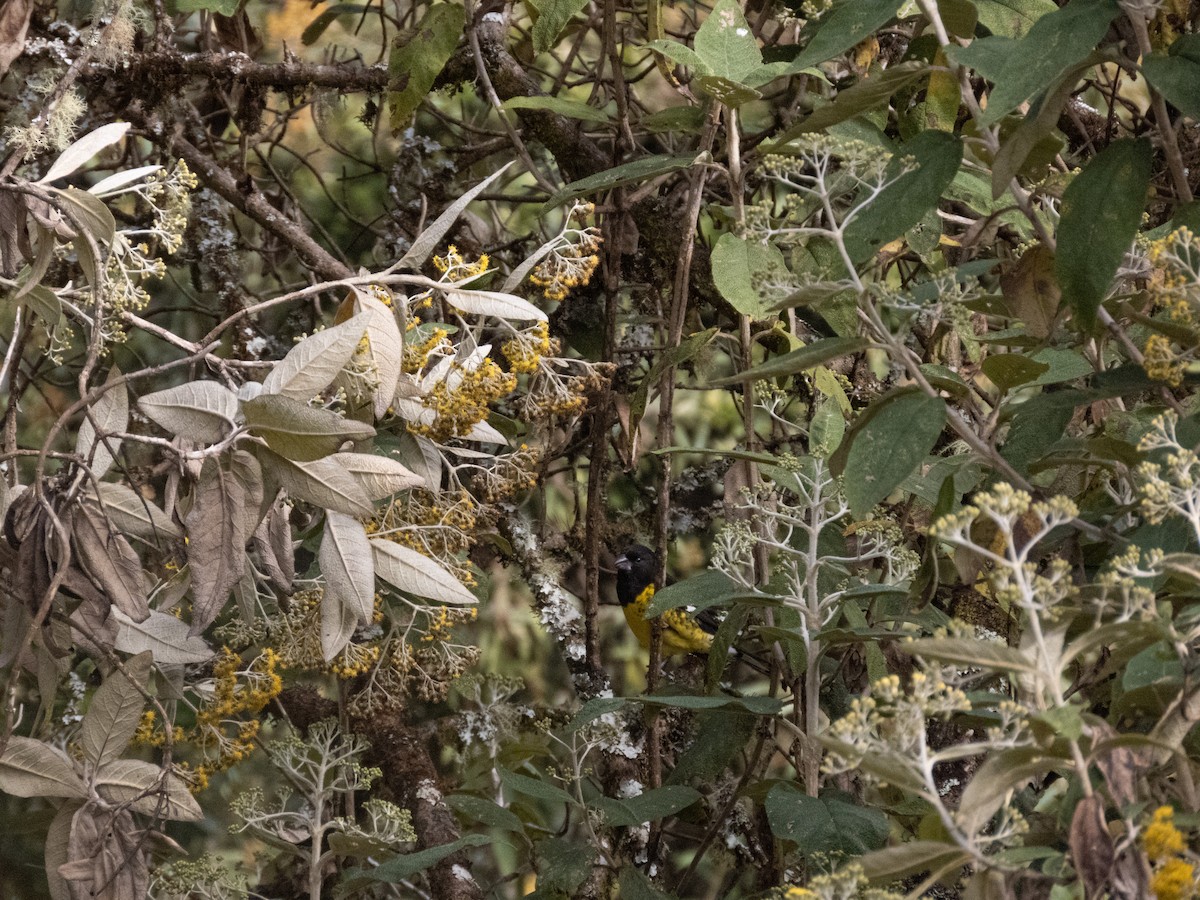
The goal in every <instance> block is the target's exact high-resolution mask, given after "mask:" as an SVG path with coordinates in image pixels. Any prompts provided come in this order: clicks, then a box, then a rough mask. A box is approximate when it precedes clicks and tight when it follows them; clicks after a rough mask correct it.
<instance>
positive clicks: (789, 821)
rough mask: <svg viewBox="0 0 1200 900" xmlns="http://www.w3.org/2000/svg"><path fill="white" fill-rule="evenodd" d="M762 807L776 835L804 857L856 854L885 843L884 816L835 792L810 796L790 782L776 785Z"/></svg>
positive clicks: (876, 810)
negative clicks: (792, 844) (797, 849)
mask: <svg viewBox="0 0 1200 900" xmlns="http://www.w3.org/2000/svg"><path fill="white" fill-rule="evenodd" d="M763 808H764V809H765V811H766V813H767V821H768V822H769V823H770V825H771V831H772V833H773V834H774V835H775V837H777V838H779V839H781V840H786V841H791V842H792V843H794V844H796V846H797V847H798V848H799V849H800V852H801V854H803V855H804V856H808V855H810V854H813V853H824V854H829V855H846V856H858V855H860V854H862V853H864V852H865V851H867V850H876V849H878V848H880V847H882V846H883V845H884V844H885V843H886V842H887V836H888V819H887V816H885V815H884V814H883V813H882V812H880V811H879V810H878V809H868V808H867V807H863V806H858V805H856V804H855V803H854V802H853V801H852V800H851V798H850V797H849V796H848V795H843V794H840V793H838V792H829V793H826V794H825V795H824V796H821V797H810V796H808V795H807V794H805V793H804V792H803V791H801V790H800V789H798V788H796V787H795V786H793V785H791V784H777V785H775V786H774V787H773V788H771V790H770V792H769V793H768V794H767V799H766V802H765V803H764V804H763Z"/></svg>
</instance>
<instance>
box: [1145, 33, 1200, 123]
mask: <svg viewBox="0 0 1200 900" xmlns="http://www.w3.org/2000/svg"><path fill="white" fill-rule="evenodd" d="M1142 74H1143V75H1145V76H1146V80H1147V81H1149V82H1150V85H1151V87H1153V88H1154V89H1155V90H1156V91H1158V92H1159V93H1160V94H1162V95H1163V97H1164V98H1165V99H1166V100H1167V102H1169V103H1170V104H1171V105H1172V106H1174V107H1175V108H1176V109H1178V110H1179V111H1180V112H1181V113H1183V114H1184V115H1185V116H1187V117H1188V118H1191V119H1200V34H1184V35H1180V36H1179V37H1178V38H1176V40H1175V43H1173V44H1172V45H1171V48H1170V51H1169V55H1167V56H1147V57H1146V58H1145V59H1143V60H1142Z"/></svg>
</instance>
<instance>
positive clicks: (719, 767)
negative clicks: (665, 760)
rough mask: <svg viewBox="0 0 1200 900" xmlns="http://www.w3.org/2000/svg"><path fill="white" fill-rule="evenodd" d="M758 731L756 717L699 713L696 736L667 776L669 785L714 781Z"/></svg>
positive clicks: (721, 711)
mask: <svg viewBox="0 0 1200 900" xmlns="http://www.w3.org/2000/svg"><path fill="white" fill-rule="evenodd" d="M757 728H758V719H757V718H756V717H755V716H752V715H749V714H747V713H744V712H739V711H737V710H733V709H714V710H706V711H701V712H698V713H696V736H695V737H694V738H693V739H692V743H691V746H689V747H688V748H687V750H685V751H684V752H683V753H682V754H681V755H680V757H679V760H678V762H677V763H676V764H675V768H674V769H672V770H671V774H670V775H669V776H667V781H668V783H670V784H687V783H688V782H690V781H693V780H697V779H698V780H699V781H701V782H713V781H715V780H716V778H717V776H719V775H720V774H721V773H722V772H723V771H725V769H726V767H728V766H729V764H730V763H731V762H733V760H734V759H735V758H737V757H738V756H739V754H741V752H742V750H743V749H744V748H745V746H746V744H747V742H749V740H750V739H751V738H752V737H753V736H754V733H755V731H756V729H757Z"/></svg>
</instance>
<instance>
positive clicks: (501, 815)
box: [446, 794, 525, 834]
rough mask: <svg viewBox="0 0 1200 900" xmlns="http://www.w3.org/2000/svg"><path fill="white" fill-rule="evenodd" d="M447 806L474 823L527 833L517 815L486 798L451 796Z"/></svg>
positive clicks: (468, 795) (461, 795)
mask: <svg viewBox="0 0 1200 900" xmlns="http://www.w3.org/2000/svg"><path fill="white" fill-rule="evenodd" d="M446 805H447V806H449V807H450V808H451V809H452V810H454V811H455V812H456V813H458V814H459V815H461V816H466V817H467V818H468V819H470V820H472V821H474V822H480V823H481V824H483V825H486V826H488V827H489V828H499V829H501V830H503V831H515V832H517V833H518V834H523V833H524V832H525V825H524V823H523V822H522V821H521V820H520V818H518V817H517V815H516V814H515V813H513V812H510V811H509V810H507V809H505V808H504V807H503V806H500V805H499V804H497V803H495V802H493V801H491V800H488V799H486V798H484V797H474V796H472V795H471V794H451V795H450V796H448V797H447V798H446Z"/></svg>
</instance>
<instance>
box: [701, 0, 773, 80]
mask: <svg viewBox="0 0 1200 900" xmlns="http://www.w3.org/2000/svg"><path fill="white" fill-rule="evenodd" d="M694 43H695V49H696V55H697V56H699V57H700V59H701V60H702V61H703V62H704V65H705V66H706V67H707V68H708V73H706V74H711V75H716V76H717V77H718V78H726V79H728V80H730V81H736V82H743V81H745V79H746V76H747V75H749V74H750V73H751V72H753V71H754V70H755V69H757V68H758V67H759V66H761V65H762V51H761V50H759V49H758V41H757V40H756V39H755V37H754V32H753V31H751V30H750V25H749V24H748V23H747V22H746V16H745V15H744V14H743V13H742V7H741V4H740V3H738V2H737V0H717V2H716V4H715V5H714V6H713V8H712V12H710V13H709V14H708V17H707V18H706V19H705V20H704V23H703V24H702V25H701V26H700V28H699V29H698V30H697V31H696V39H695V42H694Z"/></svg>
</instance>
